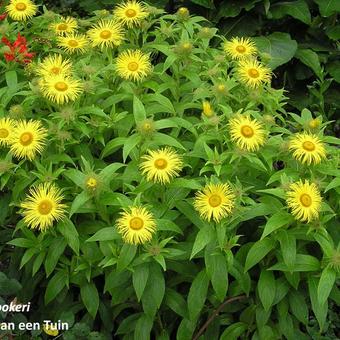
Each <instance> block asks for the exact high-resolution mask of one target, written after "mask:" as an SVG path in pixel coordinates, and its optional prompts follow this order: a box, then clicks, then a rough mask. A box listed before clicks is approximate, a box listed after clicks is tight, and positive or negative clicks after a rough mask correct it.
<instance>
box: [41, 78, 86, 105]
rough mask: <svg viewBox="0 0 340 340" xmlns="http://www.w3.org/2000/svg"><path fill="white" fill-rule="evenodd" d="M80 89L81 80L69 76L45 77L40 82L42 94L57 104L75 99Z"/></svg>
mask: <svg viewBox="0 0 340 340" xmlns="http://www.w3.org/2000/svg"><path fill="white" fill-rule="evenodd" d="M81 91H82V84H81V82H80V81H79V80H76V79H73V78H71V77H70V76H63V75H59V76H54V77H52V76H51V77H46V78H44V79H43V80H42V83H41V92H42V94H43V96H45V97H46V98H48V99H49V100H51V101H53V102H55V103H57V104H64V103H67V102H69V101H74V100H76V99H77V98H78V97H79V96H80V94H81Z"/></svg>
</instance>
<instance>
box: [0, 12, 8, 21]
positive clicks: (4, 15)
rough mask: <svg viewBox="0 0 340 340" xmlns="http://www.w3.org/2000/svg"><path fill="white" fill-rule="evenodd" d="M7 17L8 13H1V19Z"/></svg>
mask: <svg viewBox="0 0 340 340" xmlns="http://www.w3.org/2000/svg"><path fill="white" fill-rule="evenodd" d="M6 17H7V13H2V14H0V21H2V20H5V19H6Z"/></svg>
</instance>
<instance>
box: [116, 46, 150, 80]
mask: <svg viewBox="0 0 340 340" xmlns="http://www.w3.org/2000/svg"><path fill="white" fill-rule="evenodd" d="M116 70H117V73H118V75H119V76H120V77H122V78H124V79H128V80H129V79H131V80H135V81H140V80H142V79H143V78H145V77H146V76H147V75H149V74H150V73H151V71H152V66H151V62H150V57H149V56H148V55H147V54H143V53H142V52H141V51H139V50H136V51H132V50H127V51H124V52H122V53H120V54H119V55H118V57H117V60H116Z"/></svg>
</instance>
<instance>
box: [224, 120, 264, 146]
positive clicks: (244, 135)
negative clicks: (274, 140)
mask: <svg viewBox="0 0 340 340" xmlns="http://www.w3.org/2000/svg"><path fill="white" fill-rule="evenodd" d="M229 131H230V137H231V139H232V140H233V141H234V142H236V144H237V146H238V147H239V148H240V149H242V150H248V151H256V150H258V149H259V148H260V146H262V145H263V144H264V143H265V139H266V138H265V137H266V135H265V130H264V129H263V128H262V125H261V124H260V123H259V122H258V121H257V120H255V119H250V118H249V117H247V116H239V117H237V118H233V119H231V120H230V121H229Z"/></svg>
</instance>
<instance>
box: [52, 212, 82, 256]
mask: <svg viewBox="0 0 340 340" xmlns="http://www.w3.org/2000/svg"><path fill="white" fill-rule="evenodd" d="M57 229H58V230H59V231H60V233H61V234H62V235H63V236H64V238H65V240H66V242H67V244H68V245H69V246H70V247H71V249H72V250H73V251H74V252H75V253H76V254H77V255H79V234H78V231H77V229H76V227H75V226H74V224H73V222H72V221H71V220H69V219H66V218H65V219H63V220H62V221H60V222H59V223H58V225H57Z"/></svg>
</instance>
